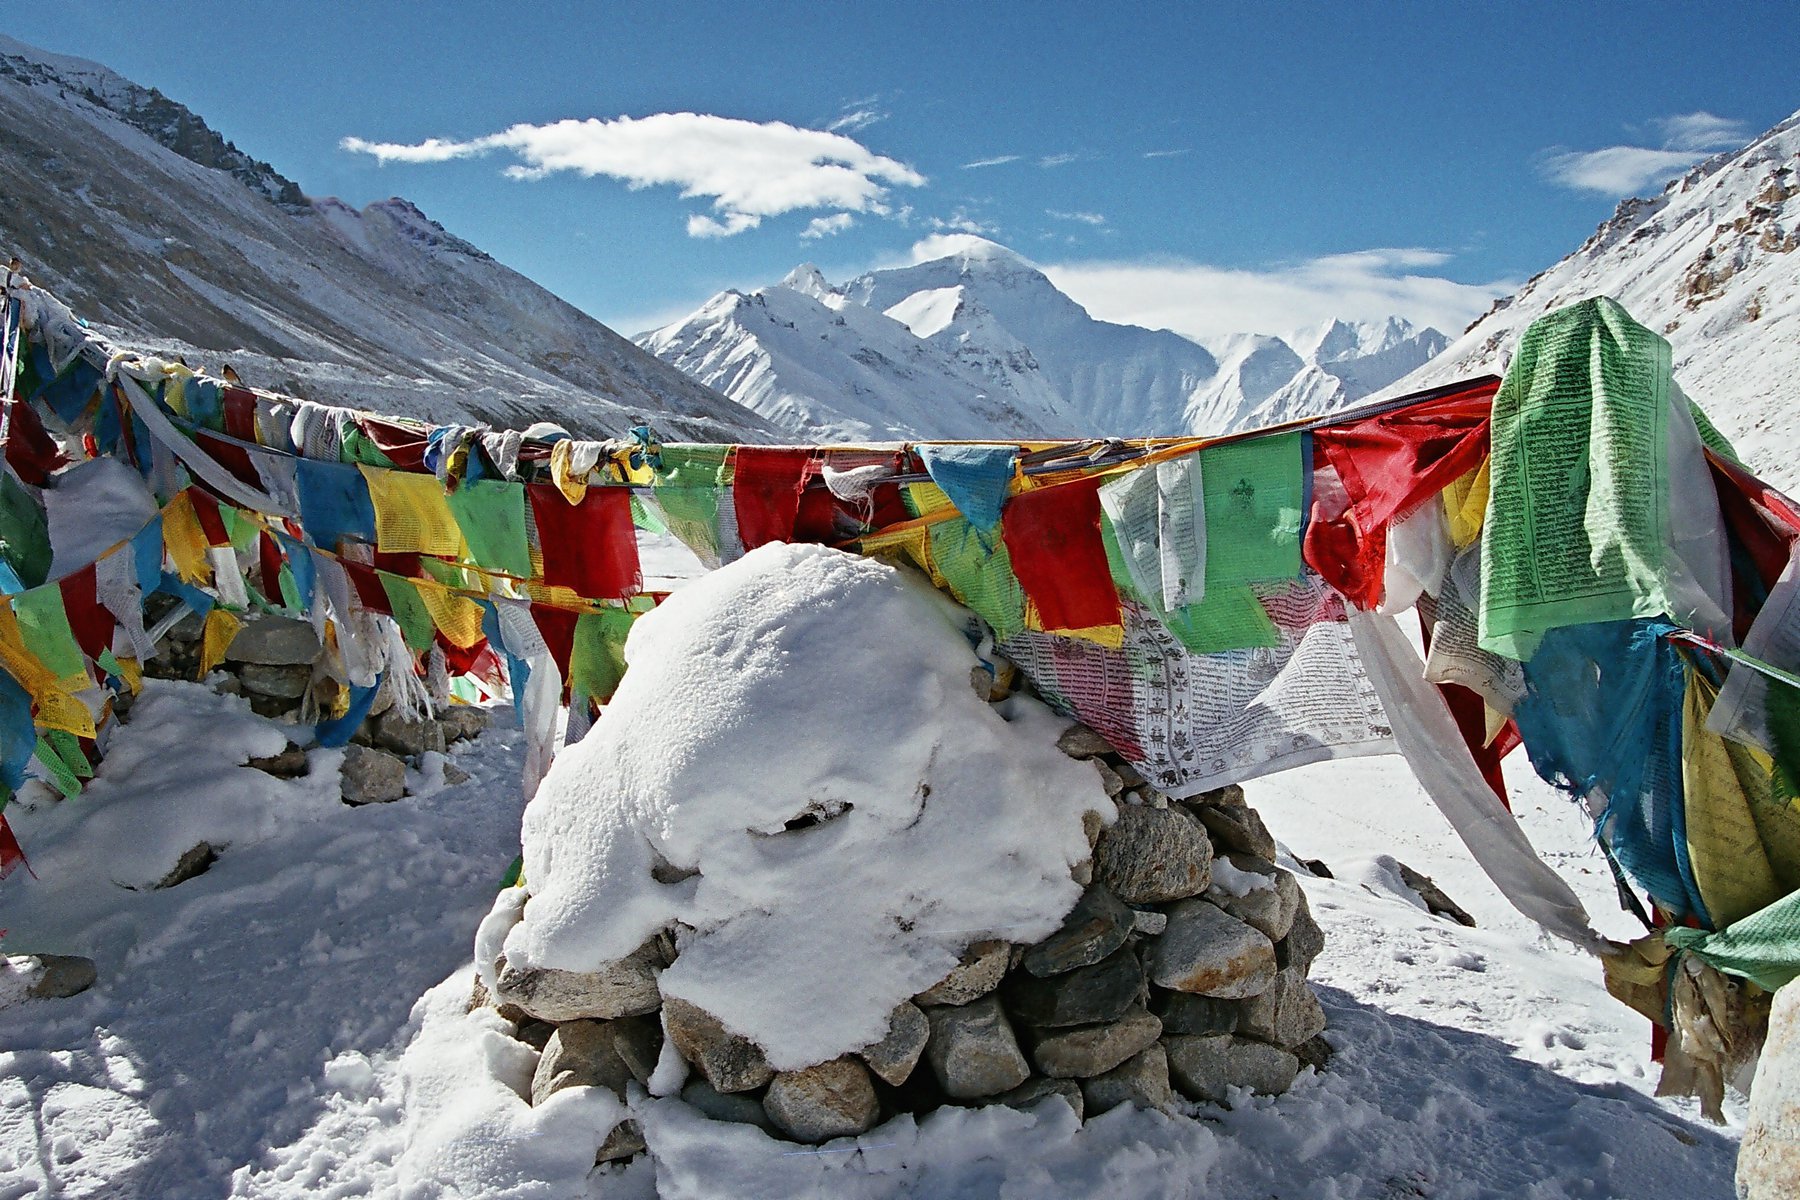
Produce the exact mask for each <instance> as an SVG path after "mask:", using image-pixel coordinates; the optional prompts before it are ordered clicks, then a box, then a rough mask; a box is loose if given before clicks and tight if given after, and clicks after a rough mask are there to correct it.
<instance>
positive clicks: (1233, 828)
mask: <svg viewBox="0 0 1800 1200" xmlns="http://www.w3.org/2000/svg"><path fill="white" fill-rule="evenodd" d="M1194 815H1195V816H1197V817H1199V818H1200V823H1201V824H1202V825H1204V826H1206V832H1207V833H1209V834H1211V835H1212V840H1213V843H1214V844H1215V845H1217V846H1218V847H1219V848H1220V849H1223V850H1237V851H1241V852H1242V853H1244V854H1254V855H1256V856H1257V857H1258V858H1266V859H1270V860H1271V861H1272V860H1273V859H1274V858H1275V855H1276V854H1277V852H1278V851H1277V849H1276V846H1275V835H1274V834H1272V833H1270V832H1269V828H1268V826H1266V825H1264V824H1263V821H1262V818H1261V817H1259V816H1257V815H1256V810H1255V809H1254V808H1251V807H1250V806H1249V805H1247V804H1203V805H1200V806H1198V807H1197V808H1195V809H1194Z"/></svg>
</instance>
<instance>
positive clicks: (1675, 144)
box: [1539, 112, 1749, 196]
mask: <svg viewBox="0 0 1800 1200" xmlns="http://www.w3.org/2000/svg"><path fill="white" fill-rule="evenodd" d="M1650 124H1651V125H1652V126H1653V127H1654V128H1655V129H1656V131H1657V133H1658V134H1660V136H1661V139H1662V145H1661V146H1604V147H1602V148H1600V149H1598V150H1565V149H1563V148H1561V147H1556V148H1553V149H1550V150H1547V151H1545V152H1544V155H1543V158H1542V160H1541V162H1540V164H1539V166H1540V169H1541V170H1542V171H1543V173H1544V176H1545V178H1547V179H1549V180H1550V181H1551V182H1552V183H1559V184H1562V185H1563V186H1564V187H1569V188H1573V189H1575V190H1576V191H1581V192H1597V193H1600V194H1601V195H1605V196H1628V195H1634V194H1636V193H1638V192H1641V191H1643V190H1645V189H1646V188H1648V187H1650V186H1651V185H1653V184H1658V183H1661V182H1663V181H1664V180H1666V179H1668V178H1669V177H1670V176H1672V175H1675V174H1677V173H1679V172H1681V171H1684V170H1686V169H1687V168H1688V167H1690V166H1692V165H1693V164H1695V163H1696V162H1699V161H1700V160H1701V159H1702V158H1705V157H1706V156H1707V155H1709V154H1713V153H1716V152H1718V151H1720V150H1726V149H1730V148H1732V147H1734V146H1737V145H1740V144H1741V143H1743V141H1744V140H1745V139H1746V138H1747V137H1748V136H1749V135H1748V133H1747V132H1746V130H1745V127H1744V123H1743V122H1742V121H1734V120H1731V119H1729V118H1727V117H1720V116H1715V115H1714V114H1712V113H1709V112H1693V113H1681V114H1678V115H1676V116H1672V117H1659V118H1657V119H1656V120H1654V121H1652V122H1651V123H1650Z"/></svg>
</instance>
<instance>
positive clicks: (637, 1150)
mask: <svg viewBox="0 0 1800 1200" xmlns="http://www.w3.org/2000/svg"><path fill="white" fill-rule="evenodd" d="M645 1149H646V1144H645V1142H644V1127H643V1126H642V1125H639V1124H638V1123H637V1122H636V1121H632V1120H624V1121H620V1122H619V1123H618V1124H617V1125H614V1126H613V1130H612V1132H611V1133H609V1134H607V1135H606V1140H605V1141H603V1142H601V1143H600V1149H598V1150H596V1151H595V1152H594V1165H595V1166H596V1167H597V1166H599V1165H600V1164H601V1163H609V1162H617V1161H619V1160H620V1159H622V1158H630V1157H631V1156H632V1155H634V1154H642V1153H643V1152H644V1150H645Z"/></svg>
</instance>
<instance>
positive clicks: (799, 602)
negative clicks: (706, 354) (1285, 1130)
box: [475, 545, 1325, 1161]
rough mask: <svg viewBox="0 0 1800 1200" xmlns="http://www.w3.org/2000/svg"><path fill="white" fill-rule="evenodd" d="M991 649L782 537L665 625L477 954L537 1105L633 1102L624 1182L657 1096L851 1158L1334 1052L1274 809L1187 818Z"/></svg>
mask: <svg viewBox="0 0 1800 1200" xmlns="http://www.w3.org/2000/svg"><path fill="white" fill-rule="evenodd" d="M974 632H975V631H974V630H973V629H972V628H971V626H970V618H969V616H968V614H967V613H966V612H964V610H962V609H960V608H958V607H957V606H956V605H954V604H953V603H951V602H950V601H949V600H947V599H946V598H944V597H942V596H940V595H939V594H938V593H936V592H935V591H933V590H932V589H931V588H930V587H929V586H928V585H926V584H925V583H923V582H922V581H921V580H919V579H918V578H917V577H915V576H912V575H911V574H910V573H906V572H902V571H900V570H897V569H895V568H893V567H890V566H888V565H886V564H883V563H880V562H875V561H870V560H867V559H860V558H856V557H853V556H851V555H848V554H843V553H840V552H837V551H833V550H828V549H823V548H819V547H812V546H785V545H771V546H766V547H764V548H762V549H759V550H757V551H755V552H753V553H751V554H750V555H748V556H746V557H745V558H744V559H743V560H741V561H740V562H738V563H736V564H734V565H732V566H730V567H727V568H725V569H722V570H720V571H717V572H715V573H713V574H712V575H711V576H709V577H707V578H706V579H703V580H701V581H699V582H697V583H695V584H693V585H691V586H690V587H688V588H686V589H684V590H683V591H681V592H679V593H677V594H676V595H675V596H674V597H673V598H671V599H670V600H669V601H668V602H667V603H666V604H664V605H663V606H662V607H661V608H659V609H658V610H657V611H655V612H653V613H651V614H649V615H647V616H645V617H644V618H642V619H641V620H640V621H639V622H638V624H637V626H636V628H635V629H634V630H633V632H632V635H631V639H630V643H629V646H628V651H627V653H628V658H629V662H630V667H631V669H630V671H629V673H628V674H627V676H626V678H625V682H624V684H623V685H622V686H621V687H620V689H619V691H618V694H617V695H616V696H615V697H614V699H613V701H612V703H611V704H610V705H609V706H608V707H607V709H606V712H605V714H604V716H603V717H602V719H601V720H600V721H599V722H598V724H597V725H596V726H595V727H594V729H593V731H592V732H591V733H590V734H589V735H588V736H587V737H586V739H585V740H583V741H582V742H581V743H579V744H578V745H575V746H572V747H570V748H569V749H568V750H567V751H565V752H564V754H563V755H562V757H561V758H560V759H559V760H558V761H557V763H556V765H555V767H554V769H553V770H552V771H551V773H550V775H549V777H548V778H547V779H546V780H545V781H544V784H543V787H542V789H541V790H540V791H539V793H538V795H537V797H536V799H535V800H533V801H532V803H531V806H530V807H529V808H528V809H527V811H526V814H525V821H524V862H525V867H524V882H523V884H522V885H521V886H520V887H517V888H513V889H510V890H508V891H506V892H504V893H502V894H501V896H500V898H499V900H498V902H497V903H496V905H495V907H494V910H493V912H492V914H491V915H490V916H489V917H488V919H487V920H486V921H485V922H484V923H483V925H482V928H481V931H480V933H479V935H478V937H477V943H476V960H477V961H476V966H477V970H478V973H479V978H480V984H479V985H478V986H477V989H476V996H475V1005H476V1006H491V1007H494V1008H497V1009H498V1011H499V1014H500V1015H501V1016H503V1017H505V1018H507V1019H509V1020H511V1021H513V1022H514V1023H515V1028H516V1035H515V1036H516V1037H517V1038H519V1039H520V1040H522V1041H524V1042H528V1043H530V1044H531V1045H533V1046H535V1047H539V1048H541V1050H542V1055H541V1058H540V1059H539V1063H538V1067H537V1071H536V1074H535V1077H534V1078H533V1080H532V1082H531V1088H530V1091H531V1097H530V1098H531V1100H532V1102H533V1103H534V1104H543V1103H545V1102H546V1101H547V1099H548V1098H549V1097H551V1096H552V1095H553V1094H555V1093H557V1092H559V1091H561V1090H563V1089H567V1088H571V1087H577V1086H588V1087H594V1088H605V1089H610V1091H611V1092H612V1093H614V1094H615V1095H616V1096H617V1097H618V1098H619V1100H620V1101H621V1103H620V1104H619V1106H618V1108H617V1110H616V1119H617V1124H616V1127H615V1128H614V1129H613V1133H612V1135H611V1136H610V1137H609V1138H608V1139H607V1140H606V1142H605V1144H604V1145H602V1146H601V1147H600V1151H599V1158H600V1159H601V1160H602V1161H606V1160H611V1159H618V1158H624V1157H628V1156H629V1155H631V1154H633V1153H636V1152H637V1151H639V1150H641V1149H642V1148H643V1147H644V1142H643V1137H642V1134H641V1133H640V1132H639V1126H638V1125H637V1123H636V1122H635V1121H632V1120H631V1119H630V1111H631V1110H630V1102H633V1101H635V1098H636V1097H637V1096H638V1095H639V1094H640V1093H639V1092H638V1091H637V1090H636V1089H637V1088H642V1089H644V1092H645V1093H647V1094H649V1095H652V1096H673V1095H676V1094H679V1095H680V1097H681V1098H682V1099H683V1100H684V1101H686V1102H687V1103H689V1104H691V1105H692V1106H693V1107H695V1108H697V1109H699V1110H701V1111H702V1112H704V1113H706V1114H707V1115H709V1116H711V1117H714V1118H716V1119H719V1120H725V1121H738V1122H747V1123H752V1124H756V1125H760V1126H762V1127H763V1128H765V1129H766V1130H768V1131H769V1132H770V1133H772V1134H774V1135H776V1136H778V1137H783V1138H787V1139H791V1140H794V1141H801V1142H819V1141H824V1140H826V1139H829V1138H833V1137H839V1136H844V1135H850V1134H857V1133H861V1132H863V1131H865V1130H868V1129H870V1128H872V1127H873V1126H875V1125H876V1124H877V1123H879V1122H881V1121H882V1120H884V1119H886V1118H887V1117H889V1116H892V1115H894V1114H896V1113H900V1112H912V1113H918V1112H922V1111H926V1110H929V1109H932V1108H936V1107H938V1106H940V1105H945V1104H957V1105H981V1104H1008V1105H1014V1106H1027V1105H1033V1104H1036V1103H1039V1102H1043V1101H1047V1100H1050V1099H1051V1098H1055V1100H1054V1102H1057V1103H1062V1102H1067V1103H1068V1104H1069V1105H1071V1106H1072V1107H1073V1108H1074V1109H1075V1110H1076V1112H1077V1114H1078V1115H1079V1114H1081V1113H1082V1112H1084V1111H1085V1112H1086V1113H1088V1114H1093V1113H1097V1112H1100V1111H1104V1110H1106V1109H1109V1108H1112V1107H1114V1106H1116V1105H1119V1104H1127V1103H1129V1104H1137V1105H1142V1106H1146V1107H1154V1108H1161V1109H1165V1110H1171V1111H1172V1110H1174V1109H1176V1108H1177V1107H1178V1104H1177V1100H1176V1093H1180V1094H1182V1095H1185V1096H1187V1097H1189V1098H1191V1099H1195V1100H1212V1101H1219V1100H1224V1099H1226V1098H1227V1095H1228V1093H1227V1089H1228V1088H1231V1087H1233V1086H1241V1087H1248V1088H1251V1089H1253V1090H1255V1091H1257V1092H1262V1093H1274V1092H1281V1091H1283V1090H1285V1089H1286V1088H1287V1087H1288V1086H1289V1085H1290V1084H1291V1083H1292V1082H1293V1080H1294V1078H1295V1076H1296V1073H1297V1072H1298V1070H1299V1068H1300V1066H1301V1065H1302V1062H1303V1060H1304V1061H1315V1062H1316V1061H1321V1060H1322V1055H1323V1052H1324V1051H1323V1043H1322V1042H1321V1041H1317V1040H1315V1039H1317V1035H1318V1034H1319V1033H1320V1031H1321V1030H1322V1029H1323V1027H1324V1024H1325V1021H1324V1016H1323V1013H1322V1012H1321V1010H1320V1008H1319V1004H1318V1001H1317V1000H1316V999H1315V998H1314V996H1313V994H1312V991H1311V989H1310V987H1309V986H1308V984H1307V982H1306V972H1307V969H1308V967H1309V966H1310V965H1311V963H1312V960H1313V958H1314V956H1315V955H1316V954H1317V953H1318V952H1319V950H1320V948H1321V945H1322V937H1321V934H1320V931H1319V927H1318V926H1317V925H1316V924H1315V923H1314V922H1313V919H1312V917H1311V915H1310V914H1309V913H1308V911H1307V908H1306V901H1305V898H1304V897H1303V896H1302V895H1301V892H1300V889H1299V887H1298V886H1297V884H1296V883H1295V881H1294V879H1293V877H1292V876H1291V875H1289V874H1288V873H1287V872H1286V871H1283V870H1281V869H1280V868H1278V867H1276V866H1275V864H1274V863H1273V861H1272V859H1273V858H1274V856H1275V843H1274V841H1273V839H1272V838H1271V837H1270V836H1269V834H1268V832H1267V831H1266V830H1265V829H1264V828H1263V825H1262V822H1261V821H1259V820H1258V819H1257V817H1256V814H1255V813H1254V812H1252V811H1251V810H1250V809H1249V808H1247V807H1245V805H1244V802H1243V795H1242V792H1241V791H1240V790H1239V789H1237V788H1235V787H1231V788H1225V789H1222V790H1220V791H1216V792H1211V793H1208V794H1206V795H1204V796H1201V797H1197V798H1195V799H1193V800H1190V801H1186V802H1182V803H1172V802H1170V801H1169V800H1168V799H1167V798H1166V797H1164V796H1162V795H1161V794H1159V793H1157V792H1156V791H1154V790H1153V789H1151V788H1150V787H1148V786H1147V785H1146V784H1145V783H1144V782H1143V781H1142V780H1141V779H1140V778H1139V777H1138V776H1137V774H1136V773H1135V772H1134V771H1133V770H1132V769H1131V767H1130V766H1129V765H1127V764H1126V763H1125V762H1124V761H1123V760H1122V759H1121V758H1119V757H1118V756H1117V755H1115V754H1113V753H1112V751H1111V749H1110V748H1109V747H1108V746H1107V745H1106V743H1105V742H1104V741H1102V740H1101V739H1100V738H1099V736H1098V735H1096V734H1094V733H1093V732H1092V731H1091V730H1089V729H1087V728H1085V727H1084V726H1073V727H1071V726H1070V725H1069V724H1068V722H1067V721H1066V720H1063V719H1061V718H1059V717H1057V716H1055V715H1054V714H1053V713H1052V712H1051V711H1050V710H1049V709H1048V708H1047V707H1045V706H1044V704H1042V703H1041V702H1040V701H1039V700H1037V699H1036V698H1034V697H1032V696H1030V695H1029V694H1027V693H1026V692H1025V691H1024V690H1023V688H1022V686H1021V687H1019V688H1014V687H1013V686H1012V684H1011V675H1012V672H1011V670H1010V668H1009V667H1007V666H1006V665H1005V664H1004V663H1001V664H999V669H998V671H997V672H993V671H990V669H989V667H988V666H984V665H982V664H981V662H980V660H979V659H978V658H977V656H976V654H975V653H974V652H973V650H972V649H971V646H972V644H973V643H972V641H971V637H970V635H971V634H973V633H974ZM972 679H973V681H974V683H975V687H971V680H972Z"/></svg>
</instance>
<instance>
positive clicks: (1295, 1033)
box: [1237, 967, 1325, 1050]
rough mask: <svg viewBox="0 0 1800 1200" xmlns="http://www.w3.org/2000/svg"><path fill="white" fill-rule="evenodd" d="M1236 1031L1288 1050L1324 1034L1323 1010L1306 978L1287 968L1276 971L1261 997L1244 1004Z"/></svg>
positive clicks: (1252, 998) (1246, 1001)
mask: <svg viewBox="0 0 1800 1200" xmlns="http://www.w3.org/2000/svg"><path fill="white" fill-rule="evenodd" d="M1237 1031H1238V1032H1239V1033H1240V1034H1242V1035H1244V1036H1245V1037H1253V1038H1256V1039H1257V1040H1258V1041H1263V1042H1269V1043H1271V1044H1273V1045H1276V1046H1280V1047H1281V1048H1282V1049H1284V1050H1290V1049H1292V1048H1293V1047H1295V1046H1298V1045H1299V1044H1300V1043H1302V1042H1304V1041H1306V1040H1308V1039H1309V1038H1313V1037H1317V1036H1318V1035H1319V1034H1321V1033H1323V1032H1324V1031H1325V1010H1324V1009H1323V1008H1321V1007H1320V1006H1319V998H1318V997H1317V996H1315V995H1313V990H1312V988H1311V987H1310V986H1308V985H1307V982H1306V976H1305V975H1303V974H1301V973H1300V972H1299V971H1296V970H1294V969H1293V968H1291V967H1290V968H1289V969H1287V970H1285V971H1278V972H1276V974H1275V982H1274V983H1272V984H1270V985H1269V987H1268V990H1266V991H1264V992H1263V994H1262V995H1260V996H1252V997H1251V998H1250V999H1248V1000H1245V1001H1244V1002H1243V1007H1242V1009H1241V1010H1240V1011H1239V1013H1238V1028H1237Z"/></svg>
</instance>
